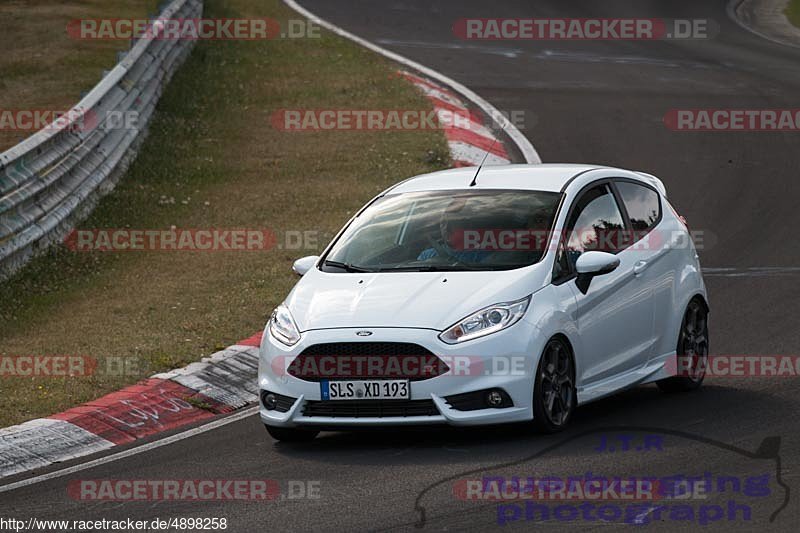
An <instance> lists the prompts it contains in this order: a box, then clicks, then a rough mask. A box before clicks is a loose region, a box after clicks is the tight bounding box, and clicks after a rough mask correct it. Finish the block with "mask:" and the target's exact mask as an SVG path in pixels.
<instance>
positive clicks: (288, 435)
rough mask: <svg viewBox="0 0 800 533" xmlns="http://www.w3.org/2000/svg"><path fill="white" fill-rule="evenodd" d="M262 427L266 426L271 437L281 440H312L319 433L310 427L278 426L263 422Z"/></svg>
mask: <svg viewBox="0 0 800 533" xmlns="http://www.w3.org/2000/svg"><path fill="white" fill-rule="evenodd" d="M264 427H266V428H267V432H268V433H269V434H270V436H271V437H272V438H273V439H275V440H279V441H281V442H308V441H310V440H314V437H316V436H317V435H318V434H319V431H313V430H310V429H297V428H279V427H276V426H268V425H266V424H264Z"/></svg>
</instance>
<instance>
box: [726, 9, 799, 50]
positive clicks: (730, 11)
mask: <svg viewBox="0 0 800 533" xmlns="http://www.w3.org/2000/svg"><path fill="white" fill-rule="evenodd" d="M742 3H744V0H730V1H729V2H728V4H727V5H726V6H725V12H726V13H727V14H728V18H729V19H731V20H732V21H734V22H735V23H736V24H738V25H739V27H741V28H744V29H745V30H747V31H749V32H750V33H752V34H753V35H758V36H759V37H761V38H762V39H766V40H767V41H770V42H772V43H775V44H780V45H783V46H788V47H790V48H800V45H798V44H795V43H790V42H787V41H781V40H779V39H776V38H775V37H773V36H771V35H767V34H766V33H763V32H760V31H758V30H757V29H755V28H751V27H750V26H748V25H747V24H745V22H744V21H743V20H742V19H740V18H739V14H738V13H736V10H737V9H739V6H740V5H741V4H742ZM789 24H791V22H790V23H789Z"/></svg>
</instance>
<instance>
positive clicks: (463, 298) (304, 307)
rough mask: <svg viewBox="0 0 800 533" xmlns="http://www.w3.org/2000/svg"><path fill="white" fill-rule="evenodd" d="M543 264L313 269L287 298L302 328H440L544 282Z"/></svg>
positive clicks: (518, 295)
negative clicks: (493, 267) (436, 269)
mask: <svg viewBox="0 0 800 533" xmlns="http://www.w3.org/2000/svg"><path fill="white" fill-rule="evenodd" d="M545 277H546V273H545V269H544V268H542V267H541V263H539V264H537V265H533V266H530V267H525V268H520V269H515V270H509V271H487V272H384V273H365V274H358V273H327V272H321V271H319V270H318V269H316V268H312V269H311V270H310V271H309V272H308V273H306V274H305V276H303V278H302V279H301V280H300V281H299V282H298V283H297V285H296V286H295V288H294V289H293V290H292V292H291V293H290V294H289V296H288V298H287V299H286V305H287V306H288V307H289V310H290V311H291V313H292V316H293V317H294V319H295V322H296V323H297V327H298V328H299V329H300V331H308V330H312V329H329V328H360V327H364V328H369V327H400V328H427V329H435V330H444V329H445V328H447V327H448V326H450V325H452V324H454V323H455V322H456V321H458V320H460V319H462V318H464V317H465V316H467V315H469V314H471V313H473V312H475V311H477V310H479V309H481V308H483V307H486V306H489V305H493V304H496V303H500V302H507V301H513V300H518V299H520V298H524V297H525V296H527V295H529V294H531V293H532V292H535V291H536V290H538V289H539V288H541V287H542V286H543V284H544V281H545Z"/></svg>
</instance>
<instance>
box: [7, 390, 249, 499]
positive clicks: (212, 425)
mask: <svg viewBox="0 0 800 533" xmlns="http://www.w3.org/2000/svg"><path fill="white" fill-rule="evenodd" d="M257 412H258V406H257V405H254V406H252V407H249V408H247V409H244V410H242V411H239V412H237V413H235V414H233V415H230V416H226V417H225V418H217V419H216V420H212V421H211V422H209V423H207V424H204V425H202V426H198V427H195V428H192V429H188V430H186V431H183V432H181V433H176V434H175V435H170V436H169V437H165V438H163V439H159V440H155V441H153V442H148V443H147V444H142V445H141V446H136V447H133V448H130V449H128V450H123V451H121V452H117V453H112V454H111V455H106V456H104V457H99V458H97V459H94V460H92V461H88V462H86V463H81V464H77V465H73V466H70V467H68V468H62V469H61V470H55V471H53V472H48V473H46V474H41V475H39V476H34V477H31V478H28V479H22V480H20V481H16V482H14V483H9V484H7V485H0V494H1V493H3V492H9V491H12V490H16V489H20V488H22V487H27V486H29V485H35V484H36V483H41V482H43V481H48V480H50V479H55V478H59V477H63V476H67V475H69V474H74V473H75V472H80V471H81V470H86V469H88V468H94V467H95V466H100V465H104V464H106V463H111V462H113V461H118V460H120V459H125V458H126V457H130V456H132V455H138V454H140V453H143V452H146V451H150V450H154V449H156V448H160V447H162V446H166V445H168V444H172V443H174V442H178V441H182V440H184V439H188V438H190V437H194V436H195V435H200V434H201V433H205V432H207V431H211V430H212V429H217V428H218V427H222V426H225V425H227V424H231V423H233V422H238V421H239V420H242V419H244V418H247V417H248V416H250V415H253V414H256V413H257Z"/></svg>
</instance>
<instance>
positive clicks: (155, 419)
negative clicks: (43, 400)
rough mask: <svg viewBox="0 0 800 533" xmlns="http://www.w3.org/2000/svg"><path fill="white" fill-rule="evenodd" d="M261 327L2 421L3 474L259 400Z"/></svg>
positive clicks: (0, 474)
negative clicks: (88, 397)
mask: <svg viewBox="0 0 800 533" xmlns="http://www.w3.org/2000/svg"><path fill="white" fill-rule="evenodd" d="M260 342H261V333H258V334H256V335H254V336H252V337H250V338H248V339H245V340H242V341H240V342H239V343H237V344H235V345H233V346H229V347H228V348H226V349H224V350H222V351H220V352H217V353H215V354H213V355H211V356H209V357H207V358H204V359H203V360H202V361H199V362H197V363H191V364H190V365H188V366H185V367H183V368H180V369H177V370H173V371H171V372H166V373H163V374H156V375H155V376H152V377H150V378H148V379H145V380H142V381H140V382H139V383H137V384H135V385H131V386H129V387H125V388H124V389H122V390H119V391H117V392H113V393H111V394H107V395H106V396H103V397H102V398H98V399H97V400H93V401H91V402H87V403H85V404H83V405H79V406H77V407H73V408H71V409H68V410H66V411H64V412H62V413H57V414H54V415H52V416H49V417H47V418H39V419H36V420H30V421H28V422H25V423H23V424H19V425H17V426H11V427H8V428H4V429H0V478H4V477H8V476H12V475H14V474H19V473H22V472H27V471H30V470H35V469H37V468H42V467H46V466H48V465H51V464H53V463H59V462H63V461H67V460H70V459H75V458H78V457H83V456H86V455H90V454H93V453H96V452H100V451H103V450H107V449H109V448H112V447H114V446H118V445H120V444H129V443H132V442H135V441H136V440H139V439H143V438H145V437H150V436H152V435H156V434H158V433H162V432H165V431H170V430H173V429H176V428H180V427H182V426H186V425H188V424H192V423H195V422H200V421H203V420H206V419H209V418H213V417H215V416H217V415H220V414H224V413H229V412H231V411H234V410H237V409H241V408H242V407H245V406H247V405H249V404H253V403H255V402H257V401H258V384H257V380H256V375H257V373H258V346H259V344H260Z"/></svg>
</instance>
